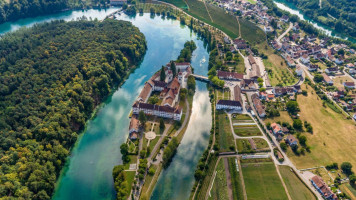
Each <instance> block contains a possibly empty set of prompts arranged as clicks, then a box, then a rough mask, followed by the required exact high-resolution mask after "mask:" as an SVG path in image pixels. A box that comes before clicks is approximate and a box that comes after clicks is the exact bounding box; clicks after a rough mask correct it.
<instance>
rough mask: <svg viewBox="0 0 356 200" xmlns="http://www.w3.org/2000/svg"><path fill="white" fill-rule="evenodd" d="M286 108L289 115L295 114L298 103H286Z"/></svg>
mask: <svg viewBox="0 0 356 200" xmlns="http://www.w3.org/2000/svg"><path fill="white" fill-rule="evenodd" d="M286 106H287V110H288V112H289V113H291V114H295V113H296V112H297V111H298V110H299V108H298V103H297V102H296V101H288V102H287V104H286Z"/></svg>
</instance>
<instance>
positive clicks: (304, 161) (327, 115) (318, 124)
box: [287, 85, 356, 168]
mask: <svg viewBox="0 0 356 200" xmlns="http://www.w3.org/2000/svg"><path fill="white" fill-rule="evenodd" d="M302 89H303V90H307V92H308V96H303V95H299V96H298V98H297V101H298V104H299V107H300V110H301V112H300V113H299V114H300V119H301V120H302V121H303V122H304V121H305V120H306V121H308V122H309V123H311V125H312V127H313V131H314V133H313V134H310V133H307V134H305V135H306V136H307V140H308V141H307V143H308V145H309V146H310V147H311V153H306V155H305V156H296V155H294V153H292V152H291V151H288V152H287V155H288V156H289V158H290V159H291V160H292V161H293V162H294V163H295V164H296V166H297V168H308V167H315V166H320V165H327V164H330V163H333V162H337V163H338V164H341V163H342V162H346V161H348V162H350V163H351V164H352V165H353V166H356V153H355V152H356V143H355V141H356V126H355V122H353V121H352V120H349V119H345V117H344V115H342V114H339V113H336V112H335V111H333V110H332V109H330V108H329V107H327V106H326V107H323V103H322V100H321V99H320V98H319V97H318V96H317V95H316V94H315V91H314V90H313V89H312V88H311V87H310V86H306V85H302Z"/></svg>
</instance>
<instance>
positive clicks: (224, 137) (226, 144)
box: [216, 112, 235, 152]
mask: <svg viewBox="0 0 356 200" xmlns="http://www.w3.org/2000/svg"><path fill="white" fill-rule="evenodd" d="M216 114H217V119H218V124H219V125H218V127H219V132H218V133H219V134H218V135H217V136H218V140H219V145H220V152H230V151H234V148H235V143H234V137H233V135H232V133H231V127H230V120H229V118H228V116H227V114H226V113H224V112H217V113H216Z"/></svg>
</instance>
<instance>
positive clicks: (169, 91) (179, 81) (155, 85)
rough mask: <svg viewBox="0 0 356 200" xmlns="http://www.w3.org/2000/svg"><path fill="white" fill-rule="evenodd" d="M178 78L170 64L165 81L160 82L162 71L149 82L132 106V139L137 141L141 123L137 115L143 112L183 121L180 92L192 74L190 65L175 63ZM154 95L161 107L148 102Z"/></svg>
mask: <svg viewBox="0 0 356 200" xmlns="http://www.w3.org/2000/svg"><path fill="white" fill-rule="evenodd" d="M175 66H176V76H175V77H174V76H173V72H172V69H171V66H170V63H169V64H167V65H166V67H165V68H164V73H165V80H160V78H161V77H160V71H159V72H157V73H155V74H154V75H153V76H152V77H151V79H150V80H148V81H147V82H146V83H145V85H144V87H143V89H142V90H141V93H140V94H139V96H138V98H137V100H136V101H135V103H134V104H133V106H132V114H133V116H132V117H131V121H130V126H129V133H130V138H131V139H136V138H137V136H138V131H139V121H138V120H137V115H138V114H139V113H140V112H141V111H143V112H144V113H145V114H146V115H151V116H157V117H162V118H167V119H173V120H177V121H179V120H181V118H182V108H180V107H179V92H180V90H181V88H185V87H186V85H187V80H188V76H189V75H190V74H191V73H192V69H191V67H190V63H175ZM152 93H156V94H159V95H157V96H158V98H159V99H160V101H159V102H161V103H160V104H159V105H156V104H150V103H149V102H148V100H149V98H150V97H151V96H152Z"/></svg>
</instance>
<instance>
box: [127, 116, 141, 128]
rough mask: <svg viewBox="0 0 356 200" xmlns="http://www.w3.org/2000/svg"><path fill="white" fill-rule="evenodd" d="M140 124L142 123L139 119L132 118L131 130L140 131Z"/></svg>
mask: <svg viewBox="0 0 356 200" xmlns="http://www.w3.org/2000/svg"><path fill="white" fill-rule="evenodd" d="M139 124H140V121H139V120H138V119H136V117H131V120H130V126H129V130H131V129H135V130H136V131H138V128H139Z"/></svg>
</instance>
